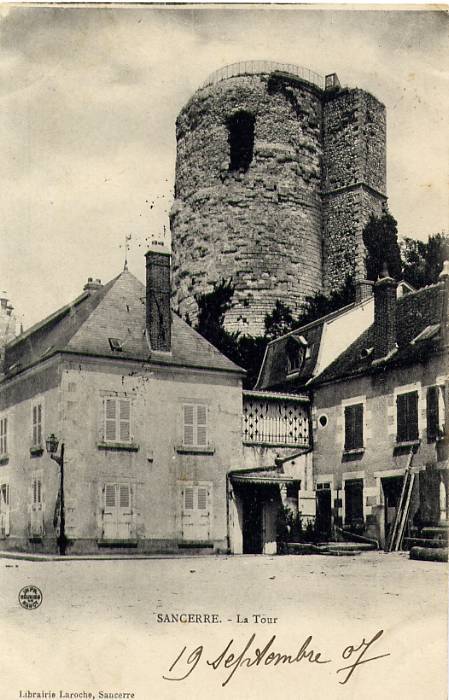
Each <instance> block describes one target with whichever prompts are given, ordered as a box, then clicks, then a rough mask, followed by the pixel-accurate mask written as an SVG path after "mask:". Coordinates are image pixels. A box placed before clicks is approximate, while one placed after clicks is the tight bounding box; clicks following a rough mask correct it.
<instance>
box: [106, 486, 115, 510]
mask: <svg viewBox="0 0 449 700" xmlns="http://www.w3.org/2000/svg"><path fill="white" fill-rule="evenodd" d="M104 502H105V505H106V508H115V484H106V490H105V499H104Z"/></svg>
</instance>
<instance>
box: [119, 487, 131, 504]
mask: <svg viewBox="0 0 449 700" xmlns="http://www.w3.org/2000/svg"><path fill="white" fill-rule="evenodd" d="M129 504H130V498H129V486H128V484H120V508H129Z"/></svg>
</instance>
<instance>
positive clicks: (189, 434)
mask: <svg viewBox="0 0 449 700" xmlns="http://www.w3.org/2000/svg"><path fill="white" fill-rule="evenodd" d="M182 408H183V420H184V430H183V445H184V447H207V444H208V436H207V406H206V405H204V404H201V403H198V404H193V403H186V404H184V405H183V407H182Z"/></svg>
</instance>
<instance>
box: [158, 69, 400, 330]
mask: <svg viewBox="0 0 449 700" xmlns="http://www.w3.org/2000/svg"><path fill="white" fill-rule="evenodd" d="M256 63H257V62H256ZM244 65H245V67H244V69H243V72H242V73H239V72H238V71H239V69H240V64H236V66H237V72H233V73H232V75H231V74H228V70H227V69H228V68H230V69H232V70H234V69H235V67H236V66H230V67H226V69H222V71H220V72H221V73H222V75H224V77H220V79H219V80H218V81H214V80H212V81H211V82H210V83H209V84H208V85H207V86H205V87H203V88H200V89H199V90H198V91H197V92H196V93H195V94H194V95H193V97H192V99H191V100H190V101H189V103H188V104H187V105H186V106H185V107H184V109H183V110H182V111H181V113H180V114H179V116H178V119H177V161H176V185H175V201H174V204H173V208H172V211H171V217H170V218H171V231H172V249H173V296H174V306H175V308H177V309H178V311H179V312H180V313H181V314H182V315H184V314H186V313H188V315H189V316H190V318H191V319H192V320H194V319H195V317H196V312H197V306H196V302H195V295H197V294H199V293H204V292H208V291H211V289H212V286H213V284H214V283H215V282H217V281H220V280H229V279H232V281H233V284H234V286H235V290H236V291H235V295H234V299H233V307H232V309H231V310H230V311H229V312H228V313H227V315H226V319H225V325H226V327H227V329H228V330H239V331H241V332H243V333H248V334H251V335H258V334H262V333H263V332H264V318H265V314H266V313H267V312H270V311H271V310H272V309H273V306H274V304H275V302H276V300H278V299H279V300H281V301H283V302H284V303H286V304H287V305H288V306H290V308H291V309H292V310H293V312H294V313H295V312H296V313H297V312H298V311H299V310H300V309H301V306H302V304H303V301H304V298H305V296H307V295H310V294H313V293H314V292H317V291H326V292H329V291H332V290H334V289H337V288H340V287H341V286H342V285H343V284H344V283H345V280H346V278H347V276H348V275H351V276H353V277H355V279H363V278H364V277H365V262H364V260H365V249H364V246H363V240H362V232H363V228H364V226H365V224H366V222H367V220H368V218H369V216H370V214H371V213H373V214H376V215H380V214H381V213H382V211H384V209H385V207H386V115H385V107H384V105H383V104H382V103H380V102H379V101H378V100H377V99H376V98H375V97H373V96H372V95H370V94H369V93H367V92H365V91H363V90H360V89H349V88H341V87H340V86H339V84H338V78H336V76H335V75H334V74H333V75H331V76H328V77H329V78H331V79H332V80H331V81H329V85H328V84H327V82H326V88H325V86H324V82H323V83H320V82H319V81H318V82H317V81H316V80H315V81H314V79H313V78H312V80H308V79H305V78H304V77H303V75H302V74H298V73H296V74H295V73H294V70H295V67H291V69H292V70H293V73H290V72H284V70H279V69H277V68H271V69H270V70H269V71H263V70H261V71H260V72H253V73H251V74H248V73H246V72H245V71H246V67H247V64H244ZM256 68H257V67H256ZM289 70H290V69H289ZM318 77H319V76H318ZM314 82H315V83H316V84H314ZM320 85H321V86H320ZM235 124H237V128H236V129H234V127H235ZM237 132H238V135H239V138H240V140H241V143H237V142H236V141H235V139H234V136H235V134H236V133H237ZM237 141H238V139H237ZM236 143H237V145H236ZM242 144H243V145H242ZM239 149H240V150H239ZM239 154H240V155H239ZM239 158H240V160H239Z"/></svg>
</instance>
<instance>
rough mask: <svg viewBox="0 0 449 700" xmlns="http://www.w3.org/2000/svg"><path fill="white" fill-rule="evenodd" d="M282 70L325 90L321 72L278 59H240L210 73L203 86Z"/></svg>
mask: <svg viewBox="0 0 449 700" xmlns="http://www.w3.org/2000/svg"><path fill="white" fill-rule="evenodd" d="M275 71H281V72H282V73H289V74H290V75H293V76H295V77H296V78H300V79H301V80H306V81H307V82H308V83H312V84H313V85H316V86H317V87H319V88H320V90H324V88H325V79H324V76H322V75H320V74H319V73H315V72H314V71H313V70H310V69H309V68H304V66H297V65H295V64H294V63H278V62H277V61H240V62H239V63H231V64H230V65H229V66H224V67H223V68H219V69H218V70H216V71H214V72H213V73H211V74H210V75H209V77H208V78H207V79H206V80H205V81H204V83H203V84H202V85H201V87H202V88H205V87H208V86H209V85H215V84H216V83H219V82H220V81H222V80H226V79H227V78H234V77H236V76H238V75H257V74H258V73H274V72H275Z"/></svg>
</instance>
